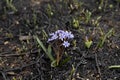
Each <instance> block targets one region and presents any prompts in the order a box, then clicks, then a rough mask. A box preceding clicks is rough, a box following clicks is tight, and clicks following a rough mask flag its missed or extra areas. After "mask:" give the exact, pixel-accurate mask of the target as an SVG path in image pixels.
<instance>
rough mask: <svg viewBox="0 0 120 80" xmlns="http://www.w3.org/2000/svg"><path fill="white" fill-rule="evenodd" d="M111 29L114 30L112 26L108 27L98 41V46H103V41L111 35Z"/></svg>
mask: <svg viewBox="0 0 120 80" xmlns="http://www.w3.org/2000/svg"><path fill="white" fill-rule="evenodd" d="M113 30H114V29H113V28H112V29H110V30H109V32H108V33H107V34H106V35H104V36H103V37H102V38H101V40H100V42H99V43H98V47H102V46H103V44H104V43H105V40H106V38H107V37H110V36H111V34H112V32H113Z"/></svg>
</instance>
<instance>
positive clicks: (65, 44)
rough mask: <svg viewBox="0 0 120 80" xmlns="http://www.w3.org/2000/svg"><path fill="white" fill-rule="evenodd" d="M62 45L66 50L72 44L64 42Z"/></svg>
mask: <svg viewBox="0 0 120 80" xmlns="http://www.w3.org/2000/svg"><path fill="white" fill-rule="evenodd" d="M62 45H63V46H64V47H65V48H66V47H69V46H70V43H69V42H68V41H64V42H63V44H62Z"/></svg>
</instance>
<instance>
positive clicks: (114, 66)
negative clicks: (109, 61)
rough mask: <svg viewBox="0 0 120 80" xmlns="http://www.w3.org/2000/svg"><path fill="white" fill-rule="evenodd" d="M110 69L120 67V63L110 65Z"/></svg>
mask: <svg viewBox="0 0 120 80" xmlns="http://www.w3.org/2000/svg"><path fill="white" fill-rule="evenodd" d="M108 68H109V69H118V68H119V69H120V65H112V66H109V67H108Z"/></svg>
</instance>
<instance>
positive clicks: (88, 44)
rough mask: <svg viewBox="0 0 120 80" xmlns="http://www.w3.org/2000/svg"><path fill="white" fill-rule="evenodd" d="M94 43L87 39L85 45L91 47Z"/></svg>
mask: <svg viewBox="0 0 120 80" xmlns="http://www.w3.org/2000/svg"><path fill="white" fill-rule="evenodd" d="M91 45H92V41H91V40H90V41H89V40H87V41H85V46H86V47H87V48H90V46H91Z"/></svg>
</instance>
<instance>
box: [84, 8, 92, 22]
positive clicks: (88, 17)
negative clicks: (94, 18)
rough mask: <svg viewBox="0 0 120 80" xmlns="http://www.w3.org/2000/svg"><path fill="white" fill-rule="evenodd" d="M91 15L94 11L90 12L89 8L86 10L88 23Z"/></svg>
mask: <svg viewBox="0 0 120 80" xmlns="http://www.w3.org/2000/svg"><path fill="white" fill-rule="evenodd" d="M91 15H92V13H91V12H90V11H88V10H86V12H85V18H86V21H85V22H86V23H87V24H88V22H89V21H90V19H91Z"/></svg>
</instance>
